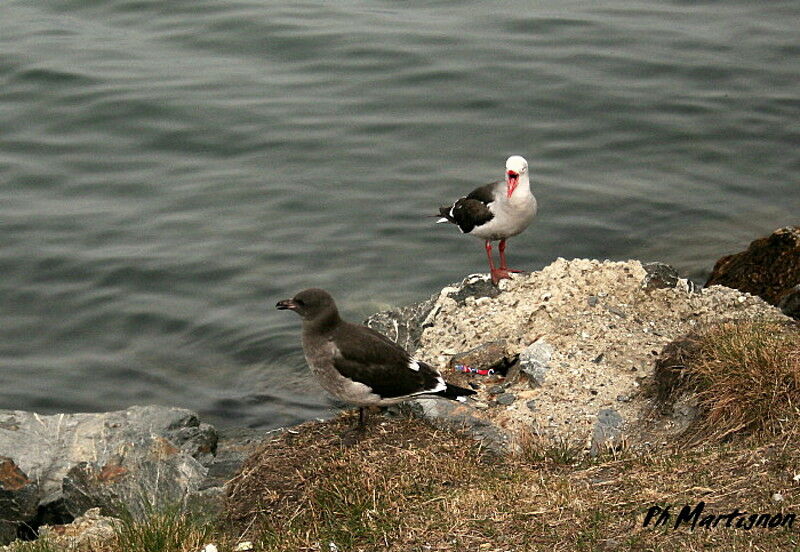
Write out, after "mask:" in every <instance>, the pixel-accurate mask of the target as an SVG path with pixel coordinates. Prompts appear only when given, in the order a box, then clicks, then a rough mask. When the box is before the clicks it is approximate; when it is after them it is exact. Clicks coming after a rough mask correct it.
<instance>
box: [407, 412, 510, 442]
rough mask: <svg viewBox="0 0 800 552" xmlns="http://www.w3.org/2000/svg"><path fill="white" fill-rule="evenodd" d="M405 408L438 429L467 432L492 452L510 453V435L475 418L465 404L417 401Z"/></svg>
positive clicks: (486, 421)
mask: <svg viewBox="0 0 800 552" xmlns="http://www.w3.org/2000/svg"><path fill="white" fill-rule="evenodd" d="M405 408H407V409H408V410H409V411H410V412H411V413H412V414H413V415H415V416H418V417H420V418H422V419H424V420H427V421H428V422H430V423H431V424H433V425H434V426H436V427H439V428H442V429H448V430H451V431H465V432H466V433H467V434H469V435H471V436H472V437H473V438H474V439H475V440H477V441H480V442H481V444H482V445H483V446H484V447H486V448H487V449H488V450H491V451H492V452H495V453H497V454H505V453H507V452H508V451H509V442H510V440H509V437H508V434H506V433H505V432H504V431H503V430H501V429H500V428H499V427H497V426H495V425H494V424H492V423H491V422H490V421H488V420H484V419H482V418H478V417H477V416H474V415H473V414H472V409H470V408H469V407H468V406H466V405H464V404H461V403H459V402H455V401H444V400H441V399H415V400H413V401H408V402H406V403H405Z"/></svg>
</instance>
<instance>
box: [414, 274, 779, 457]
mask: <svg viewBox="0 0 800 552" xmlns="http://www.w3.org/2000/svg"><path fill="white" fill-rule="evenodd" d="M654 266H655V267H658V268H659V270H660V271H661V272H658V271H654V270H653V268H654ZM648 269H649V272H648V270H646V269H645V268H644V267H643V266H642V264H641V263H639V262H638V261H623V262H617V261H597V260H593V259H571V260H566V259H557V260H555V261H554V262H553V263H551V264H550V265H548V266H546V267H544V268H543V269H541V270H540V271H537V272H532V273H530V274H524V275H517V276H515V277H514V278H511V279H508V280H503V281H502V282H501V286H500V287H501V288H502V289H503V291H502V293H500V294H499V295H497V296H496V297H494V298H491V299H487V300H485V301H484V300H481V301H477V300H469V299H467V300H465V302H464V304H463V305H462V304H458V303H457V302H456V301H455V300H453V299H452V298H451V297H450V296H449V295H447V293H448V292H447V291H446V290H445V291H443V293H442V294H441V295H440V296H439V299H437V300H436V305H435V307H434V309H433V311H432V312H434V311H435V316H431V317H428V319H427V320H428V322H429V326H428V327H426V328H425V330H424V331H423V333H422V337H421V338H420V347H419V348H418V349H417V351H416V353H415V356H417V357H419V358H420V360H423V361H425V362H428V363H430V364H432V365H434V366H444V365H445V363H446V362H447V361H448V360H449V359H450V358H451V357H452V355H453V352H456V351H465V350H470V349H472V348H476V347H479V346H481V345H483V344H486V343H488V342H492V341H500V340H503V341H505V347H504V349H505V354H506V355H513V354H517V353H519V354H520V361H519V362H518V363H517V364H515V365H514V366H512V367H511V368H510V369H509V372H508V374H507V375H506V378H505V381H504V382H503V383H502V385H503V387H504V389H505V393H503V394H499V395H494V396H492V395H488V394H484V395H483V397H484V400H485V401H486V402H489V401H488V400H487V399H486V397H491V398H492V403H493V404H494V405H496V404H497V402H496V401H495V400H494V398H498V397H502V396H503V395H505V394H513V395H515V396H516V397H517V399H518V400H516V401H514V402H513V403H512V404H511V405H508V406H502V407H498V408H491V407H490V408H487V409H483V410H478V409H474V408H473V410H472V413H473V414H472V415H474V416H475V417H477V418H482V419H484V420H485V421H487V423H491V424H493V425H494V426H495V427H496V428H502V431H503V432H504V433H506V434H508V435H511V436H514V437H515V440H517V441H519V439H516V437H518V436H519V437H520V438H521V437H522V436H524V435H525V434H527V432H530V430H531V426H534V428H535V429H536V430H541V432H542V435H543V436H544V438H546V439H548V440H551V441H553V442H558V441H559V440H570V441H582V442H584V443H587V444H589V443H591V440H592V434H593V432H594V429H595V423H594V420H595V419H596V417H597V413H598V410H600V409H601V408H612V407H613V409H614V411H616V412H617V413H618V414H619V416H620V417H621V418H622V419H623V420H624V421H625V441H626V443H625V444H626V446H632V447H637V448H638V447H640V446H641V447H644V446H645V445H644V442H646V441H649V440H650V439H651V436H650V435H648V431H650V430H649V427H650V426H649V425H648V424H653V427H656V426H657V427H658V431H660V432H664V435H665V437H664V438H660V437H659V442H663V441H664V440H669V439H671V438H672V437H673V436H677V435H679V434H680V431H681V428H682V427H684V426H685V421H687V420H689V418H690V417H691V414H692V413H691V411H687V413H686V414H682V413H681V414H680V418H676V417H675V415H674V414H673V413H672V412H671V411H672V403H670V404H664V405H663V406H664V408H660V409H659V413H658V421H657V422H652V421H651V420H650V419H649V417H648V415H645V413H646V412H652V404H651V403H652V402H653V401H652V394H651V393H650V392H649V388H650V382H652V381H654V380H655V381H656V384H657V385H659V386H661V387H663V388H664V391H665V392H666V393H669V389H670V387H671V386H672V383H673V381H672V379H671V378H680V377H681V375H680V372H681V370H680V368H678V367H677V366H676V365H675V364H673V365H672V366H673V367H670V368H669V369H668V370H667V371H666V372H665V373H664V376H665V377H663V378H659V377H655V378H654V368H655V361H656V358H657V357H658V351H661V350H662V349H663V348H664V346H665V345H667V344H668V343H670V342H672V341H673V340H675V339H678V338H680V337H681V336H685V335H687V334H688V333H689V332H691V331H693V330H698V329H702V328H706V327H708V326H711V325H716V324H720V323H725V322H728V321H731V322H735V321H737V320H752V319H754V318H759V319H762V320H764V321H776V322H777V321H786V317H785V316H784V315H782V314H781V312H780V311H779V310H778V309H777V308H775V307H772V306H770V305H768V304H766V303H765V302H764V301H763V300H761V299H759V298H757V297H749V296H743V295H742V294H741V293H740V292H738V291H736V290H732V289H729V288H726V287H721V286H712V287H710V288H706V289H700V290H697V291H694V290H693V289H692V286H691V285H690V283H689V282H688V281H687V280H685V279H682V278H678V277H677V275H676V274H675V273H674V270H672V269H668V267H666V266H661V265H651V266H649V267H648ZM659 274H660V275H659ZM656 276H659V277H658V278H656ZM662 286H663V287H662ZM590 297H594V298H596V302H595V301H594V300H592V301H590V300H589V299H587V298H590ZM740 297H741V298H742V300H740V299H739V298H740ZM591 303H594V306H593V307H592V306H591ZM587 304H588V306H587ZM607 306H612V307H614V308H616V309H618V310H619V311H620V312H621V313H622V314H623V315H624V316H621V315H619V314H614V313H612V312H610V311H609V310H607V308H606V307H607ZM593 361H594V362H593ZM523 365H524V368H525V372H524V374H525V375H523V372H522V367H523ZM451 379H453V378H451ZM463 379H464V378H461V377H459V378H458V379H455V381H454V383H457V384H463ZM659 379H660V380H662V381H659ZM475 380H476V378H472V381H475ZM494 383H499V382H494V381H493V382H491V383H489V384H488V385H486V387H489V386H490V385H493V384H494ZM618 397H620V398H621V399H623V400H617V398H618ZM626 398H627V399H629V400H624V399H626ZM530 400H534V401H535V411H531V409H530V408H528V406H527V404H528V401H530ZM673 402H674V401H673ZM467 404H472V401H470V402H469V403H467ZM655 404H656V405H657V406H662V405H661V404H659V403H658V402H655ZM682 404H684V403H682ZM685 404H686V405H689V403H685ZM690 410H691V409H690Z"/></svg>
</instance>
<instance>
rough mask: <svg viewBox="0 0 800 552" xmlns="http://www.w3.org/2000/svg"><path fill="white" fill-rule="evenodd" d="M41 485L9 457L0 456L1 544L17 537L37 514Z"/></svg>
mask: <svg viewBox="0 0 800 552" xmlns="http://www.w3.org/2000/svg"><path fill="white" fill-rule="evenodd" d="M38 498H39V485H38V484H37V482H36V481H32V480H31V479H30V478H29V477H28V476H27V475H26V474H25V472H23V471H22V470H21V469H19V467H18V466H17V464H16V463H15V462H14V460H12V459H11V458H9V457H6V456H0V544H7V543H9V542H11V541H12V540H14V539H16V538H17V534H18V531H19V529H20V527H23V526H24V525H23V524H25V523H26V522H27V521H29V520H31V519H33V518H34V517H35V516H36V510H37V508H38V506H39V500H38Z"/></svg>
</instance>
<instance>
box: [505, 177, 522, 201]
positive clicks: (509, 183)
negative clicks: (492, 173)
mask: <svg viewBox="0 0 800 552" xmlns="http://www.w3.org/2000/svg"><path fill="white" fill-rule="evenodd" d="M517 184H519V173H517V172H514V171H506V191H507V193H508V197H511V194H513V193H514V190H516V188H517Z"/></svg>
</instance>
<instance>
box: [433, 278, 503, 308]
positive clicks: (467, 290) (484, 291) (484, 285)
mask: <svg viewBox="0 0 800 552" xmlns="http://www.w3.org/2000/svg"><path fill="white" fill-rule="evenodd" d="M445 291H446V295H447V296H448V297H450V298H451V299H453V300H454V301H455V302H456V303H458V304H459V305H462V306H463V305H464V303H465V302H466V300H467V297H474V298H476V299H478V298H479V297H497V296H498V295H500V290H499V289H498V288H497V286H495V285H494V284H493V283H492V280H491V279H490V278H489V277H488V276H486V275H483V274H475V275H472V276H469V277H467V278H464V279H463V280H462V281H461V283H460V284H454V285H452V286H450V287H449V288H445Z"/></svg>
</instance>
